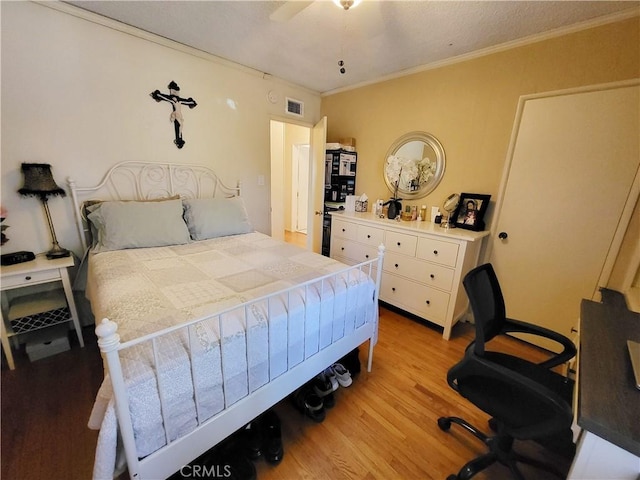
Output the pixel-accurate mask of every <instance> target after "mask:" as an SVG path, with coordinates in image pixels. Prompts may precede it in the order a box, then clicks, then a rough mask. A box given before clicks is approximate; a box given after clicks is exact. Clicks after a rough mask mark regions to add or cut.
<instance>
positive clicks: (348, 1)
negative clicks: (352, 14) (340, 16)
mask: <svg viewBox="0 0 640 480" xmlns="http://www.w3.org/2000/svg"><path fill="white" fill-rule="evenodd" d="M361 1H362V0H333V3H335V4H336V5H337V6H338V7H340V8H344V9H345V10H349V9H350V8H356V7H357V6H358V5H359V4H360V2H361Z"/></svg>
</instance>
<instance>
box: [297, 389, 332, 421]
mask: <svg viewBox="0 0 640 480" xmlns="http://www.w3.org/2000/svg"><path fill="white" fill-rule="evenodd" d="M291 401H292V403H293V406H294V407H296V409H297V410H298V411H299V412H300V413H303V414H305V415H306V416H307V417H309V418H310V419H311V420H313V421H314V422H316V423H321V422H323V421H324V419H325V417H326V411H325V409H324V402H323V401H322V399H321V398H320V397H319V396H318V395H317V394H316V393H315V392H314V391H313V388H312V387H311V384H310V383H305V384H304V385H303V386H302V387H300V388H299V389H298V390H296V391H295V392H293V394H291Z"/></svg>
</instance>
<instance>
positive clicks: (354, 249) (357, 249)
mask: <svg viewBox="0 0 640 480" xmlns="http://www.w3.org/2000/svg"><path fill="white" fill-rule="evenodd" d="M331 257H332V258H338V257H345V258H348V259H351V260H353V261H354V262H355V263H360V262H366V261H367V260H371V259H373V258H377V257H378V248H377V247H371V246H368V245H363V244H362V243H357V242H353V241H351V240H348V239H345V238H339V237H334V238H332V239H331Z"/></svg>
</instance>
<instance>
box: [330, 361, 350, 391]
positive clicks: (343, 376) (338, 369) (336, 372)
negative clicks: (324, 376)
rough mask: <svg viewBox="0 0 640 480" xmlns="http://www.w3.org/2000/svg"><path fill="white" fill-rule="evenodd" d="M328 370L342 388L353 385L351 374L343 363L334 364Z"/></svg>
mask: <svg viewBox="0 0 640 480" xmlns="http://www.w3.org/2000/svg"><path fill="white" fill-rule="evenodd" d="M327 370H330V371H331V374H330V375H331V376H333V378H335V380H336V381H337V382H338V384H339V385H340V386H341V387H348V386H350V385H351V384H352V383H353V380H352V378H351V373H349V370H347V369H346V368H344V366H343V365H342V364H341V363H334V364H333V365H331V366H330V367H329V368H328V369H327ZM325 371H326V370H325Z"/></svg>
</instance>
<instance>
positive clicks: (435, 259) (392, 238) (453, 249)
mask: <svg viewBox="0 0 640 480" xmlns="http://www.w3.org/2000/svg"><path fill="white" fill-rule="evenodd" d="M331 215H332V219H331V257H332V258H335V259H336V260H339V261H341V262H343V263H346V264H350V265H353V264H356V263H359V262H363V261H365V260H368V259H370V258H375V257H376V256H377V247H378V245H380V244H381V243H382V244H384V245H385V247H386V250H385V258H384V266H383V273H382V285H381V287H380V300H382V301H383V302H386V303H388V304H391V305H394V306H396V307H398V308H401V309H402V310H405V311H407V312H409V313H412V314H414V315H417V316H419V317H421V318H423V319H425V320H428V321H429V322H432V323H435V324H436V325H440V326H441V327H443V328H444V331H443V334H442V336H443V337H444V338H445V339H447V340H448V339H449V337H450V335H451V329H452V327H453V325H454V324H455V323H456V322H457V321H458V320H459V319H460V318H461V317H462V316H463V315H464V314H465V313H466V311H467V305H468V301H467V296H466V294H465V293H464V289H463V287H462V283H461V282H462V278H463V277H464V275H465V274H466V273H467V272H468V271H469V270H471V269H472V268H473V267H475V266H476V265H477V264H478V258H479V255H480V248H481V246H482V240H483V238H484V237H486V236H487V235H489V232H488V231H483V232H472V231H469V230H464V229H460V228H453V229H444V228H441V227H440V225H437V224H433V223H431V222H416V221H413V222H404V221H400V222H398V221H397V220H389V219H386V218H376V217H375V216H374V215H373V214H372V213H346V212H332V214H331Z"/></svg>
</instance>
